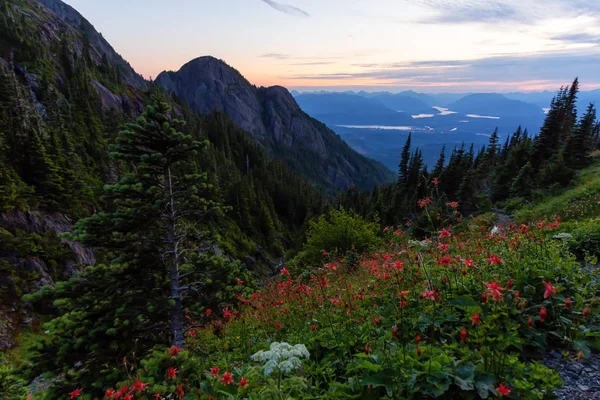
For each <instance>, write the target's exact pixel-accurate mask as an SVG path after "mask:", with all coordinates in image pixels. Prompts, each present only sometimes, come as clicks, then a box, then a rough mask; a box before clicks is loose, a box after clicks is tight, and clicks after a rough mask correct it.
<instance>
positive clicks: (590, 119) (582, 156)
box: [563, 104, 596, 169]
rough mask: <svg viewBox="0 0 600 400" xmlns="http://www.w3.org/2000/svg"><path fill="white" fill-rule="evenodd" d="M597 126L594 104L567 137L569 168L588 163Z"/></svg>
mask: <svg viewBox="0 0 600 400" xmlns="http://www.w3.org/2000/svg"><path fill="white" fill-rule="evenodd" d="M595 126H596V109H595V108H594V105H593V104H590V105H589V106H588V108H587V112H586V113H585V115H584V116H583V117H582V118H581V121H580V122H579V125H578V126H577V127H576V128H575V130H574V131H573V133H572V134H571V135H570V136H569V138H568V139H567V142H566V143H565V147H564V150H563V157H564V160H565V165H566V166H567V167H569V168H574V169H580V168H583V167H585V165H586V164H587V161H586V156H587V153H588V152H589V151H590V150H592V144H593V143H592V140H593V135H594V128H595Z"/></svg>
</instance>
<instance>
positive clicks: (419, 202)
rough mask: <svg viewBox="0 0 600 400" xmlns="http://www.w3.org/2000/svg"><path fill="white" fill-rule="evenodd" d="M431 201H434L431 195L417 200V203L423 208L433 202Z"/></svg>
mask: <svg viewBox="0 0 600 400" xmlns="http://www.w3.org/2000/svg"><path fill="white" fill-rule="evenodd" d="M431 203H433V201H432V200H431V198H429V197H426V198H424V199H423V200H419V201H418V202H417V204H418V205H419V207H420V208H423V207H425V206H427V205H428V204H431Z"/></svg>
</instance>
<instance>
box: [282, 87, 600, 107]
mask: <svg viewBox="0 0 600 400" xmlns="http://www.w3.org/2000/svg"><path fill="white" fill-rule="evenodd" d="M291 93H292V95H293V96H294V97H297V96H300V95H306V94H331V93H341V92H333V91H323V90H322V91H314V92H308V91H305V92H299V91H297V90H292V91H291ZM343 93H345V94H349V95H357V96H362V97H368V98H381V97H382V96H384V97H385V96H398V95H400V96H403V97H409V98H412V99H416V100H419V101H420V102H422V103H426V104H427V105H429V106H440V107H447V106H448V105H450V104H452V103H454V102H456V101H458V100H460V99H462V98H463V97H466V96H468V95H471V94H479V93H470V92H467V93H418V92H415V91H413V90H405V91H402V92H399V93H393V92H389V91H383V92H365V91H362V90H361V91H358V92H354V91H345V92H343ZM495 94H500V95H503V96H505V97H506V98H508V99H512V100H520V101H522V102H525V103H530V104H535V105H536V106H538V107H540V108H547V107H549V104H550V101H551V100H552V97H554V95H555V94H556V92H551V91H547V90H546V91H542V92H511V93H495ZM422 103H421V104H422ZM579 103H580V104H589V103H595V104H600V89H596V90H590V91H581V92H579ZM580 108H582V107H581V106H580ZM582 109H585V107H583V108H582ZM407 111H408V110H407Z"/></svg>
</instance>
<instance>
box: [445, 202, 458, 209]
mask: <svg viewBox="0 0 600 400" xmlns="http://www.w3.org/2000/svg"><path fill="white" fill-rule="evenodd" d="M447 205H448V206H449V207H452V208H458V202H456V201H451V202H450V203H447Z"/></svg>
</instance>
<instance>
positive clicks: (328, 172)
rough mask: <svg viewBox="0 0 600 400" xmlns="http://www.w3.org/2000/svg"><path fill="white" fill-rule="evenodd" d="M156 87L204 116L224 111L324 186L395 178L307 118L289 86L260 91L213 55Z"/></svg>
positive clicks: (170, 74)
mask: <svg viewBox="0 0 600 400" xmlns="http://www.w3.org/2000/svg"><path fill="white" fill-rule="evenodd" d="M156 83H157V84H159V85H161V86H163V87H164V88H165V89H166V90H167V91H169V92H172V93H175V94H176V95H177V96H178V97H179V98H180V99H182V100H183V101H185V102H186V103H187V104H188V105H189V106H190V107H192V108H193V109H195V110H197V111H199V112H201V113H203V114H207V113H210V112H211V111H213V110H218V111H223V112H225V113H226V114H227V115H228V116H229V117H230V118H231V119H232V120H233V122H235V123H236V124H237V125H238V126H239V127H240V128H242V129H244V130H245V131H247V132H248V133H250V134H251V135H252V136H253V137H254V138H255V139H256V140H257V141H258V142H259V143H260V144H261V145H262V146H263V147H265V148H266V149H267V150H268V151H269V152H270V153H271V154H272V155H273V156H275V157H277V158H281V159H283V160H285V161H286V162H288V164H290V166H291V167H292V168H294V169H296V170H297V171H298V172H300V173H301V174H303V175H304V176H305V177H307V178H308V179H310V180H311V181H313V182H316V183H318V184H320V185H323V186H328V187H338V188H343V189H346V188H348V187H350V186H353V185H357V186H359V187H365V188H366V187H370V186H373V185H374V184H379V183H383V182H387V181H389V180H391V179H392V173H391V172H390V171H389V170H387V169H386V168H385V167H384V166H383V165H381V164H379V163H377V162H375V161H373V160H370V159H367V158H365V157H363V156H361V155H359V154H358V153H356V152H354V151H353V150H352V149H350V148H349V147H348V145H347V144H346V143H345V142H344V141H343V140H342V139H341V138H340V137H339V136H338V135H336V134H335V133H334V132H333V131H332V130H330V129H329V128H327V127H326V126H325V125H324V124H322V123H321V122H319V121H317V120H315V119H313V118H311V117H309V116H308V115H307V114H305V113H304V112H303V111H302V110H301V109H300V107H299V106H298V104H297V103H296V101H295V100H294V98H293V97H292V95H291V94H290V93H289V92H288V90H287V89H286V88H284V87H281V86H273V87H268V88H257V87H256V86H253V85H252V84H251V83H250V82H248V81H247V80H246V79H245V78H244V77H243V76H242V75H241V74H240V73H239V72H238V71H237V70H235V69H234V68H232V67H230V66H229V65H227V64H226V63H225V62H223V61H221V60H218V59H216V58H214V57H209V56H207V57H200V58H197V59H195V60H192V61H190V62H189V63H187V64H185V65H184V66H183V67H181V69H180V70H179V71H177V72H173V71H171V72H163V73H161V74H160V75H159V76H158V77H157V78H156Z"/></svg>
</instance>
